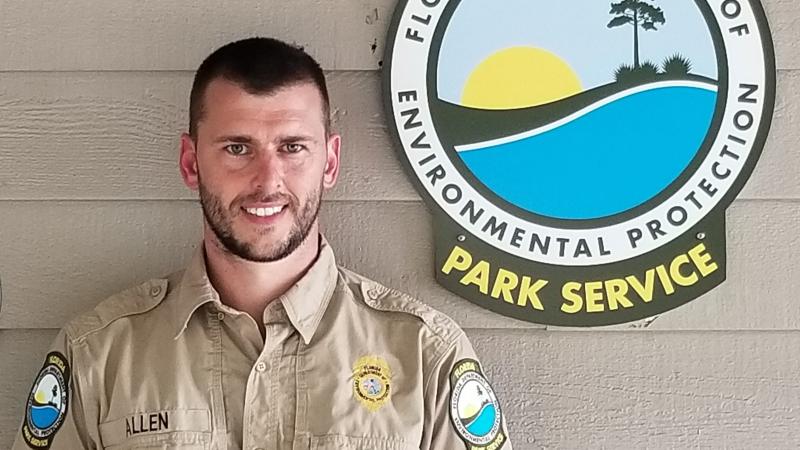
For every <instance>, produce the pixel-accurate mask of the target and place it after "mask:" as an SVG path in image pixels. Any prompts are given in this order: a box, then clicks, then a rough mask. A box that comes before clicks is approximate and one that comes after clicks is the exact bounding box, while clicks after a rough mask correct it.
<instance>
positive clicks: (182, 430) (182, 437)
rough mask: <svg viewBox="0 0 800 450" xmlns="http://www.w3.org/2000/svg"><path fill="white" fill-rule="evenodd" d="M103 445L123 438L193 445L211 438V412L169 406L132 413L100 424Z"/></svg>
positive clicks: (112, 444)
mask: <svg viewBox="0 0 800 450" xmlns="http://www.w3.org/2000/svg"><path fill="white" fill-rule="evenodd" d="M99 428H100V439H101V440H102V441H103V446H106V447H111V446H115V445H120V444H123V443H125V442H126V441H130V440H135V441H137V442H141V443H145V442H147V443H158V442H161V441H163V440H165V439H166V440H168V441H178V442H175V443H176V444H177V443H181V442H180V441H185V443H186V444H197V443H203V442H206V441H208V440H209V439H210V438H211V414H210V413H209V412H208V411H207V410H204V409H173V410H161V411H154V412H143V413H133V414H130V415H128V416H126V417H123V418H121V419H116V420H111V421H108V422H104V423H101V424H100V427H99Z"/></svg>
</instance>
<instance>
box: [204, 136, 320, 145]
mask: <svg viewBox="0 0 800 450" xmlns="http://www.w3.org/2000/svg"><path fill="white" fill-rule="evenodd" d="M275 141H276V142H316V139H314V138H313V137H312V136H310V135H304V134H291V135H285V136H278V137H277V138H276V139H275ZM222 142H235V143H237V144H252V143H253V142H255V139H253V138H252V137H250V136H246V135H240V134H233V135H225V136H220V137H218V138H216V139H214V143H222Z"/></svg>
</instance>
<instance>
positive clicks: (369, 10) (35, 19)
mask: <svg viewBox="0 0 800 450" xmlns="http://www.w3.org/2000/svg"><path fill="white" fill-rule="evenodd" d="M762 3H763V4H764V5H765V9H766V11H767V16H768V18H769V20H770V22H771V26H772V29H773V35H774V40H775V47H776V53H777V62H778V66H779V67H781V68H800V51H798V43H797V36H798V35H800V23H798V21H797V17H800V4H798V2H796V1H795V0H763V1H762ZM396 4H397V1H396V0H293V1H280V0H268V1H257V0H241V1H238V2H235V3H231V2H213V1H203V2H196V1H192V0H174V1H169V2H163V1H158V0H142V1H133V0H112V1H104V2H96V1H92V0H63V1H59V2H48V1H46V0H32V1H20V0H16V1H13V0H12V1H5V2H3V4H2V9H0V27H2V28H0V29H2V30H3V31H4V39H3V40H2V42H0V70H45V71H50V70H187V69H188V70H194V69H195V68H196V67H197V66H198V65H199V64H200V62H201V61H202V59H203V58H204V57H205V56H206V55H207V54H209V53H210V52H211V51H212V50H213V49H215V48H217V47H218V46H220V45H222V44H224V43H227V42H229V41H232V40H236V39H240V38H242V37H246V36H253V35H267V36H273V37H277V38H280V39H283V40H287V41H291V42H296V43H299V44H302V45H304V46H306V48H308V50H309V52H310V53H311V54H312V55H313V56H315V57H316V58H317V59H318V60H319V61H320V63H321V64H322V65H323V66H324V67H325V68H328V69H359V70H364V69H367V70H371V69H376V68H377V67H378V66H379V65H378V63H379V61H380V60H381V59H382V58H383V47H384V41H385V39H386V31H387V29H388V27H389V22H390V20H391V15H392V13H393V10H394V7H395V5H396ZM664 9H665V10H666V13H667V14H669V5H665V6H664ZM667 17H669V16H667ZM668 20H669V19H668Z"/></svg>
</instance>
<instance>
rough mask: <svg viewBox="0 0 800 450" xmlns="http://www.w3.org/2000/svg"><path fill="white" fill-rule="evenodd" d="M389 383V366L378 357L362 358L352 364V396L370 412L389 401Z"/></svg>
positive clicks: (390, 386)
mask: <svg viewBox="0 0 800 450" xmlns="http://www.w3.org/2000/svg"><path fill="white" fill-rule="evenodd" d="M391 382H392V371H391V369H389V364H387V363H386V360H384V359H383V358H381V357H379V356H362V357H361V358H358V361H356V362H355V364H353V395H354V396H355V397H356V398H357V399H358V401H360V402H361V404H362V405H364V407H365V408H367V409H368V410H370V411H371V412H375V411H377V410H379V409H380V408H381V407H382V406H383V405H385V404H386V403H387V402H388V401H389V399H390V398H391V395H392V384H391Z"/></svg>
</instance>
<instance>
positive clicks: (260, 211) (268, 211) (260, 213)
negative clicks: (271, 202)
mask: <svg viewBox="0 0 800 450" xmlns="http://www.w3.org/2000/svg"><path fill="white" fill-rule="evenodd" d="M284 207H285V206H284V205H281V206H273V207H271V208H242V209H244V210H245V211H246V212H247V213H248V214H251V215H253V216H256V217H271V216H274V215H275V214H278V213H280V212H281V211H283V209H284Z"/></svg>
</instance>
